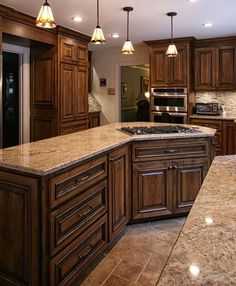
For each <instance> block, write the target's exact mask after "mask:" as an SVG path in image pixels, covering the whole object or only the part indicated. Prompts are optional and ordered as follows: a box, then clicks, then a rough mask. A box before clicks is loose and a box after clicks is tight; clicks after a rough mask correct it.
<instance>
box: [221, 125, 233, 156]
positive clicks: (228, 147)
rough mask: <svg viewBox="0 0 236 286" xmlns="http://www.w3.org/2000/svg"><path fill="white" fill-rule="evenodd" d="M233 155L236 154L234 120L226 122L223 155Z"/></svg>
mask: <svg viewBox="0 0 236 286" xmlns="http://www.w3.org/2000/svg"><path fill="white" fill-rule="evenodd" d="M232 154H236V124H235V122H234V120H224V121H223V150H222V155H232Z"/></svg>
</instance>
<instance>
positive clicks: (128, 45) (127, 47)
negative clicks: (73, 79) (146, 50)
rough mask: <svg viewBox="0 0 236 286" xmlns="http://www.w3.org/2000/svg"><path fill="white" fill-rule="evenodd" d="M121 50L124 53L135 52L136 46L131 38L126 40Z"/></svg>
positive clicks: (130, 53)
mask: <svg viewBox="0 0 236 286" xmlns="http://www.w3.org/2000/svg"><path fill="white" fill-rule="evenodd" d="M121 52H122V54H124V55H132V54H133V53H134V47H133V45H132V43H131V42H130V41H129V40H127V41H125V43H124V45H123V48H122V50H121Z"/></svg>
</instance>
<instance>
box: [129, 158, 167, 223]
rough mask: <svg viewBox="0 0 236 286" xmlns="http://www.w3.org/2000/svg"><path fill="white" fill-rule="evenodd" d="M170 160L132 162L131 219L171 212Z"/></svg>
mask: <svg viewBox="0 0 236 286" xmlns="http://www.w3.org/2000/svg"><path fill="white" fill-rule="evenodd" d="M170 164H171V162H170V161H164V162H147V163H137V164H133V166H132V172H133V194H132V197H133V211H132V216H133V219H145V218H151V217H157V216H162V215H169V214H171V203H172V198H171V188H172V176H171V172H170V169H169V168H170Z"/></svg>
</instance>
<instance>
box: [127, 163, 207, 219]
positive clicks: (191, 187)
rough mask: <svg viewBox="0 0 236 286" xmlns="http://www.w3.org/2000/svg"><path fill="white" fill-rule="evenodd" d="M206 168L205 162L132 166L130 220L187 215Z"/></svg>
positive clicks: (138, 164)
mask: <svg viewBox="0 0 236 286" xmlns="http://www.w3.org/2000/svg"><path fill="white" fill-rule="evenodd" d="M208 167H209V161H208V158H193V159H184V160H164V161H159V162H158V161H156V162H146V163H135V164H133V166H132V171H133V193H132V195H133V201H132V205H133V211H132V219H133V220H139V219H146V218H152V217H161V216H167V215H171V214H178V213H187V212H188V211H189V210H190V209H191V207H192V205H193V202H194V200H195V198H196V196H197V194H198V191H199V190H200V188H201V185H202V182H203V180H204V178H205V175H206V173H207V170H208Z"/></svg>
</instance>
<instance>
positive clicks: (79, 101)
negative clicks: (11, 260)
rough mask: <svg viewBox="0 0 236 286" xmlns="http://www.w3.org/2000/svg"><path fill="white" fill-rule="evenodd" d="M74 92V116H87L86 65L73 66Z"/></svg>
mask: <svg viewBox="0 0 236 286" xmlns="http://www.w3.org/2000/svg"><path fill="white" fill-rule="evenodd" d="M75 78H76V80H75V93H74V99H73V105H74V106H75V116H76V117H80V116H83V117H88V73H87V68H86V67H78V66H76V67H75Z"/></svg>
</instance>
